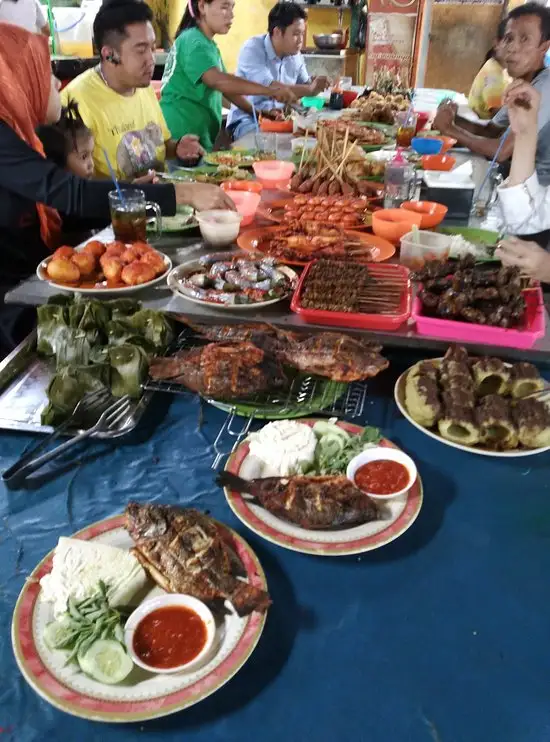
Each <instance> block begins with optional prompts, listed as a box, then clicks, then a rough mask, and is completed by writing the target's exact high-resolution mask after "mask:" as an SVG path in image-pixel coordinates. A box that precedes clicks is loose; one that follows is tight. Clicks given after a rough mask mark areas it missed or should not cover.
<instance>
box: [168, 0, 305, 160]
mask: <svg viewBox="0 0 550 742" xmlns="http://www.w3.org/2000/svg"><path fill="white" fill-rule="evenodd" d="M199 2H200V6H201V9H200V10H199ZM234 6H235V1H234V0H190V1H189V4H188V7H187V10H186V11H185V15H184V16H183V20H182V22H181V26H180V31H179V35H178V38H177V39H176V42H175V44H174V46H173V47H172V49H171V51H170V54H169V55H168V59H167V61H166V67H165V70H164V76H163V78H162V92H161V100H160V105H161V108H162V112H163V113H164V117H165V119H166V123H167V125H168V128H169V129H170V132H171V134H172V136H173V137H175V138H180V137H182V136H184V135H185V134H196V135H197V136H198V137H199V138H200V142H201V144H202V146H203V147H204V148H205V149H207V150H211V149H212V147H213V146H214V142H215V141H216V138H217V136H218V134H219V132H220V129H221V125H222V104H223V97H224V96H225V97H226V98H227V99H228V100H230V101H231V102H232V103H234V104H235V105H236V106H238V107H239V108H242V109H243V110H244V111H246V112H247V113H249V114H251V113H252V106H251V105H250V103H249V101H248V100H247V99H246V98H245V96H247V95H264V96H265V95H268V96H269V97H271V98H275V99H276V100H278V101H280V102H281V103H293V102H295V101H296V95H295V94H294V93H293V92H292V90H290V89H289V88H288V87H287V86H286V85H283V84H279V83H275V84H272V85H270V86H269V88H267V87H265V86H264V85H259V84H257V83H254V82H250V81H248V80H244V79H243V78H240V77H236V76H235V75H229V74H228V73H227V72H226V71H225V67H224V64H223V60H222V57H221V54H220V50H219V48H218V46H217V44H216V42H215V41H214V36H215V35H216V34H227V33H228V32H229V30H230V28H231V24H232V22H233V10H234Z"/></svg>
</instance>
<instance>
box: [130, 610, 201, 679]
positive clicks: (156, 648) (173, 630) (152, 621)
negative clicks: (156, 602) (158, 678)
mask: <svg viewBox="0 0 550 742" xmlns="http://www.w3.org/2000/svg"><path fill="white" fill-rule="evenodd" d="M206 638H207V631H206V625H205V623H204V621H203V620H202V618H201V617H200V616H199V615H198V614H197V613H195V611H193V610H191V609H190V608H185V607H184V606H168V607H166V608H157V610H156V611H152V612H151V613H149V615H147V616H145V618H144V619H143V620H142V621H140V622H139V624H138V625H137V628H136V630H135V632H134V652H135V653H136V654H137V656H138V657H139V658H140V660H142V662H144V663H145V664H146V665H150V666H151V667H158V668H160V669H161V670H168V669H170V668H172V667H179V666H180V665H185V664H187V663H188V662H191V660H194V659H195V657H196V656H197V655H198V654H199V653H200V652H201V650H202V649H203V647H204V645H205V644H206Z"/></svg>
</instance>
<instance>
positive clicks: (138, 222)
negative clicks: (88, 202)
mask: <svg viewBox="0 0 550 742" xmlns="http://www.w3.org/2000/svg"><path fill="white" fill-rule="evenodd" d="M121 196H122V198H121ZM109 206H110V207H111V223H112V225H113V232H114V234H115V240H118V241H119V242H124V243H129V242H146V241H147V221H148V219H147V211H148V210H151V211H153V212H154V217H153V220H152V221H153V224H154V228H155V232H154V239H157V240H158V239H159V238H160V236H161V235H162V215H161V211H160V206H159V205H158V204H156V203H154V202H153V201H146V200H145V193H143V191H140V190H138V189H137V188H132V189H129V188H123V189H122V190H121V191H120V194H119V192H118V191H111V192H110V193H109ZM149 241H152V240H149Z"/></svg>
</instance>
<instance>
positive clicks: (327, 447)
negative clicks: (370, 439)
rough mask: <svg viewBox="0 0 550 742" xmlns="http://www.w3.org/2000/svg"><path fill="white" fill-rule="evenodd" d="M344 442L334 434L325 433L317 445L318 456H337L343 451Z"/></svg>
mask: <svg viewBox="0 0 550 742" xmlns="http://www.w3.org/2000/svg"><path fill="white" fill-rule="evenodd" d="M345 445H346V444H345V441H344V440H343V439H342V438H341V437H340V436H339V435H335V434H334V433H326V434H325V435H323V437H322V438H320V439H319V443H318V444H317V447H318V450H319V454H322V455H323V456H327V457H333V456H337V455H338V454H339V453H340V451H342V450H343V449H344V446H345Z"/></svg>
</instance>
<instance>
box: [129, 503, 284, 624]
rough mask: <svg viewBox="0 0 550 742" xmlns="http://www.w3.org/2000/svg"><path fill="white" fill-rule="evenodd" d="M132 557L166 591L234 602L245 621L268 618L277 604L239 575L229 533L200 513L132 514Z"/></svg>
mask: <svg viewBox="0 0 550 742" xmlns="http://www.w3.org/2000/svg"><path fill="white" fill-rule="evenodd" d="M126 530H127V531H128V533H129V534H130V536H131V537H132V539H133V541H134V543H135V547H134V548H133V549H132V552H133V553H134V555H135V556H136V558H137V559H138V560H139V561H140V563H141V565H142V566H143V568H144V569H145V570H146V572H147V573H148V574H149V575H150V576H151V578H152V579H153V580H154V581H155V582H156V583H157V585H159V586H160V587H161V588H163V589H164V590H166V591H167V592H170V593H185V594H187V595H192V596H193V597H195V598H198V599H199V600H202V601H204V602H205V603H212V602H213V601H216V600H220V599H221V600H229V601H230V602H231V603H232V604H233V606H234V608H235V610H236V611H237V613H238V614H239V615H240V616H246V615H248V614H249V613H252V611H259V612H260V613H263V612H265V611H266V610H267V608H268V607H269V605H270V603H271V601H270V599H269V595H268V594H267V593H266V592H265V591H264V590H261V589H260V588H258V587H255V586H254V585H250V584H248V583H247V582H243V581H242V580H240V579H238V578H237V577H236V576H235V574H234V571H235V570H234V566H235V565H234V562H235V559H236V555H235V554H234V553H233V551H232V550H231V548H230V546H229V545H228V543H227V541H226V534H225V533H224V530H223V528H222V527H221V526H220V525H219V524H217V523H216V522H215V521H214V520H212V519H211V518H209V517H207V516H206V515H203V514H202V513H199V512H198V511H196V510H190V509H185V508H177V507H172V506H170V505H140V504H139V503H136V502H130V503H129V504H128V506H127V508H126Z"/></svg>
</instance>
